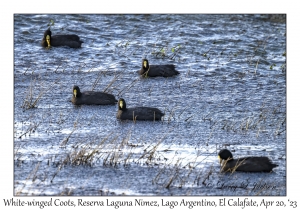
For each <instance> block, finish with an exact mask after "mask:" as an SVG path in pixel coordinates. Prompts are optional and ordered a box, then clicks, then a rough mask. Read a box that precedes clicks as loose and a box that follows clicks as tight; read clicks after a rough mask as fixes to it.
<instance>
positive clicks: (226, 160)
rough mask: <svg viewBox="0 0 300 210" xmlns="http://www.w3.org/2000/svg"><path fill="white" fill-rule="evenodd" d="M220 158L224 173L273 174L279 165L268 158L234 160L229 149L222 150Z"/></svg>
mask: <svg viewBox="0 0 300 210" xmlns="http://www.w3.org/2000/svg"><path fill="white" fill-rule="evenodd" d="M218 157H219V159H220V163H221V166H222V171H223V172H234V171H244V172H271V171H272V170H273V168H275V167H277V166H278V165H277V164H274V163H272V161H271V160H270V159H269V158H268V157H243V158H238V159H233V156H232V153H231V152H230V151H229V150H227V149H222V150H220V152H219V154H218Z"/></svg>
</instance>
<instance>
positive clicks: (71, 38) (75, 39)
mask: <svg viewBox="0 0 300 210" xmlns="http://www.w3.org/2000/svg"><path fill="white" fill-rule="evenodd" d="M51 34H52V33H51V31H50V28H48V29H47V30H46V31H45V33H44V37H43V40H42V46H43V47H51V46H53V47H59V46H69V47H72V48H80V47H81V43H83V41H81V40H80V38H79V36H77V35H75V34H71V35H54V36H52V35H51Z"/></svg>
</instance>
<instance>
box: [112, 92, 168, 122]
mask: <svg viewBox="0 0 300 210" xmlns="http://www.w3.org/2000/svg"><path fill="white" fill-rule="evenodd" d="M118 109H119V110H118V113H117V119H120V120H133V121H135V120H149V121H156V120H161V118H162V116H164V115H165V114H164V113H162V111H160V110H159V109H157V108H152V107H134V108H126V102H125V100H124V99H123V98H120V99H119V101H118Z"/></svg>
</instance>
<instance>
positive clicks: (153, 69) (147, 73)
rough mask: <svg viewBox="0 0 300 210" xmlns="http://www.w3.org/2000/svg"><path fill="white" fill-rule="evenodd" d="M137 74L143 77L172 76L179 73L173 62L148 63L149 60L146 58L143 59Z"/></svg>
mask: <svg viewBox="0 0 300 210" xmlns="http://www.w3.org/2000/svg"><path fill="white" fill-rule="evenodd" d="M138 74H140V75H141V76H143V77H172V76H174V75H177V74H179V72H178V71H177V70H175V66H174V65H173V64H168V65H149V61H148V60H147V59H143V61H142V68H141V70H139V71H138Z"/></svg>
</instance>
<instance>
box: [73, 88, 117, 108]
mask: <svg viewBox="0 0 300 210" xmlns="http://www.w3.org/2000/svg"><path fill="white" fill-rule="evenodd" d="M116 102H117V100H116V99H115V96H113V95H112V94H109V93H103V92H94V91H85V92H80V89H79V87H78V86H76V85H75V86H74V87H73V97H72V103H73V104H74V105H82V104H85V105H113V104H116Z"/></svg>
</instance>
